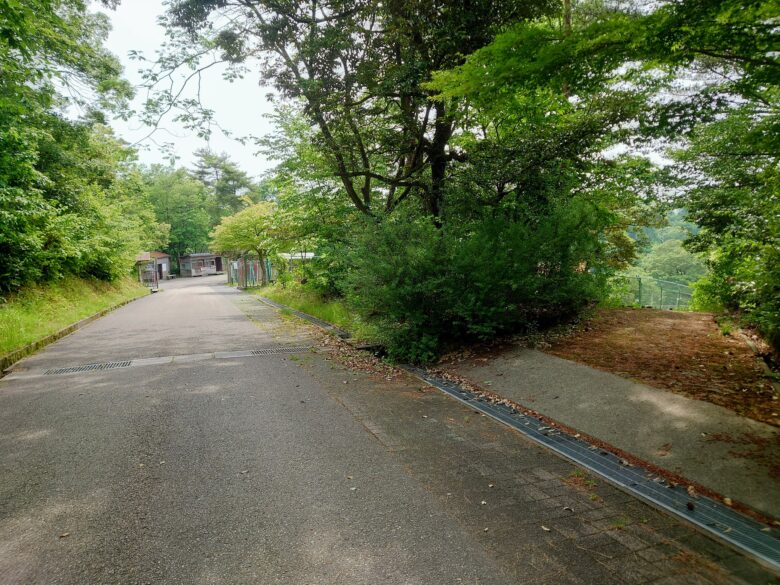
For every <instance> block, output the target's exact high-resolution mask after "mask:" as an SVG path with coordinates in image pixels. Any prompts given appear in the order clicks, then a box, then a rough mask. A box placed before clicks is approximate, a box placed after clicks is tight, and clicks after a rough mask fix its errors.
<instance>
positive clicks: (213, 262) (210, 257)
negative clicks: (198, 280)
mask: <svg viewBox="0 0 780 585" xmlns="http://www.w3.org/2000/svg"><path fill="white" fill-rule="evenodd" d="M223 272H224V268H223V261H222V256H218V255H217V254H210V253H208V252H197V253H195V254H187V255H186V256H181V257H180V258H179V274H181V276H207V275H209V274H222V273H223Z"/></svg>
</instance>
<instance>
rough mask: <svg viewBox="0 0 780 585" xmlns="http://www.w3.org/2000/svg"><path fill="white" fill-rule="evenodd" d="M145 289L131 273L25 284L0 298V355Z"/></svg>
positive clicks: (137, 294)
mask: <svg viewBox="0 0 780 585" xmlns="http://www.w3.org/2000/svg"><path fill="white" fill-rule="evenodd" d="M147 292H148V291H147V289H146V288H145V287H143V286H141V285H140V284H138V282H136V281H135V280H134V279H132V278H130V277H128V278H125V279H122V280H118V281H116V282H112V283H109V282H102V281H99V280H85V279H81V278H76V277H66V278H63V279H62V280H58V281H57V282H52V283H48V284H43V285H34V286H29V287H26V288H24V289H22V290H21V291H19V292H17V293H13V294H10V295H8V296H6V297H5V298H4V299H0V355H3V354H6V353H9V352H12V351H15V350H17V349H19V348H22V347H24V346H25V345H28V344H30V343H32V342H34V341H38V340H39V339H41V338H43V337H46V336H47V335H51V334H52V333H55V332H57V331H59V330H60V329H62V328H64V327H67V326H68V325H70V324H72V323H75V322H76V321H79V320H80V319H84V318H85V317H89V316H90V315H94V314H95V313H97V312H98V311H101V310H103V309H107V308H109V307H112V306H113V305H116V304H118V303H120V302H122V301H125V300H129V299H134V298H136V297H139V296H142V295H145V294H147Z"/></svg>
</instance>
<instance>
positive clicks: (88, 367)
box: [44, 360, 133, 376]
mask: <svg viewBox="0 0 780 585" xmlns="http://www.w3.org/2000/svg"><path fill="white" fill-rule="evenodd" d="M132 363H133V362H132V360H125V361H123V362H104V363H102V364H84V365H83V366H72V367H69V368H52V369H50V370H46V371H45V372H44V374H45V375H46V376H54V375H57V374H74V373H76V372H91V371H94V370H113V369H115V368H129V367H130V366H131V365H132Z"/></svg>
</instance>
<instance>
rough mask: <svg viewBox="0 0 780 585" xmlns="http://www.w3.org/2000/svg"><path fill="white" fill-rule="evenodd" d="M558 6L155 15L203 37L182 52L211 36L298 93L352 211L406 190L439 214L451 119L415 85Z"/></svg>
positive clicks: (440, 4)
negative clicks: (502, 32)
mask: <svg viewBox="0 0 780 585" xmlns="http://www.w3.org/2000/svg"><path fill="white" fill-rule="evenodd" d="M559 11H560V4H559V2H558V0H533V1H519V0H502V1H501V2H491V3H487V2H463V3H452V2H445V1H436V0H415V1H411V2H410V1H395V0H391V1H390V2H386V1H382V2H380V1H379V0H359V1H357V2H353V1H345V0H326V1H321V0H306V1H296V2H286V3H280V2H268V1H258V0H232V1H227V2H226V1H224V0H219V1H217V0H176V1H174V2H172V3H171V7H170V11H169V18H168V21H167V22H168V26H169V27H170V28H172V29H175V30H184V31H185V32H186V33H188V34H189V35H190V36H191V38H192V39H207V40H205V41H204V43H203V44H202V45H201V46H200V47H198V48H197V49H193V50H192V52H201V53H202V52H203V50H204V47H207V46H212V47H216V48H217V49H218V50H219V51H221V58H222V59H223V60H224V61H227V62H231V63H235V64H240V65H241V67H243V68H244V69H246V68H248V67H250V66H251V65H255V64H256V66H258V68H259V70H260V74H261V76H262V77H263V78H264V79H266V80H268V81H271V82H272V83H274V85H275V86H276V88H277V89H278V90H279V92H280V93H281V95H282V96H284V97H285V98H294V99H300V100H303V102H304V103H305V104H306V108H305V113H306V115H307V117H308V118H309V119H310V120H311V122H312V123H313V124H315V125H316V126H317V128H318V129H319V133H318V135H317V137H316V138H317V140H318V144H319V147H320V148H321V149H322V150H323V152H324V153H326V154H327V156H328V159H329V166H330V168H331V172H332V174H333V176H334V177H336V178H337V179H338V180H339V181H340V183H341V184H342V187H343V189H344V192H345V194H346V195H347V197H348V198H349V200H350V201H351V203H352V204H353V205H354V206H355V207H356V208H357V209H358V210H360V211H361V212H363V213H366V214H376V213H381V212H390V211H392V210H393V209H395V208H396V207H397V206H398V205H399V204H400V203H401V202H402V201H404V200H406V199H408V198H409V197H410V195H415V196H417V197H418V200H419V201H420V203H421V204H422V207H423V208H424V209H425V210H426V212H427V213H428V214H430V215H432V216H433V217H439V216H440V215H441V213H442V203H443V199H444V191H445V183H446V179H447V173H446V170H447V167H448V165H449V163H450V162H451V161H452V160H454V159H455V158H457V156H458V154H457V152H455V151H453V150H452V149H450V147H449V145H450V141H451V139H452V136H453V134H454V132H455V123H456V121H455V118H454V117H453V116H452V115H451V113H450V111H449V110H448V109H447V107H446V105H445V104H444V103H442V102H431V101H430V100H429V99H428V97H429V95H430V92H429V91H427V90H425V89H423V88H422V86H421V83H422V82H425V81H427V80H428V79H429V77H430V74H431V72H432V71H435V70H438V69H444V68H449V67H452V66H454V65H457V64H458V63H460V62H461V61H462V59H463V55H465V54H468V53H470V52H472V51H474V50H476V49H478V48H479V47H481V46H484V45H485V44H487V43H488V42H490V40H491V39H492V37H493V36H494V35H495V33H496V32H498V31H499V30H501V28H502V27H504V26H506V25H507V24H508V23H512V22H516V21H519V20H527V19H532V18H537V17H540V16H542V15H545V14H548V13H552V12H559ZM215 21H216V22H219V25H218V26H216V27H215V26H213V25H212V23H213V22H215ZM180 48H181V47H180ZM190 57H192V55H190ZM172 61H173V62H176V63H178V62H189V63H192V59H191V58H188V57H187V56H183V55H182V56H179V57H177V58H175V59H174V58H171V59H167V60H166V62H165V63H164V64H163V65H164V66H168V65H169V64H170V63H171V62H172ZM159 103H165V104H170V103H171V100H170V99H167V98H164V99H161V100H156V101H155V102H154V104H159ZM166 107H167V106H166Z"/></svg>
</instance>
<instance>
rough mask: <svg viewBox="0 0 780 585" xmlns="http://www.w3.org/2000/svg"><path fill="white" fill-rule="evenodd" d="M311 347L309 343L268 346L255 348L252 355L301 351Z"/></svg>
mask: <svg viewBox="0 0 780 585" xmlns="http://www.w3.org/2000/svg"><path fill="white" fill-rule="evenodd" d="M309 349H310V346H308V345H300V346H290V347H266V348H264V349H253V350H252V355H274V354H278V353H300V352H302V351H307V350H309Z"/></svg>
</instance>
